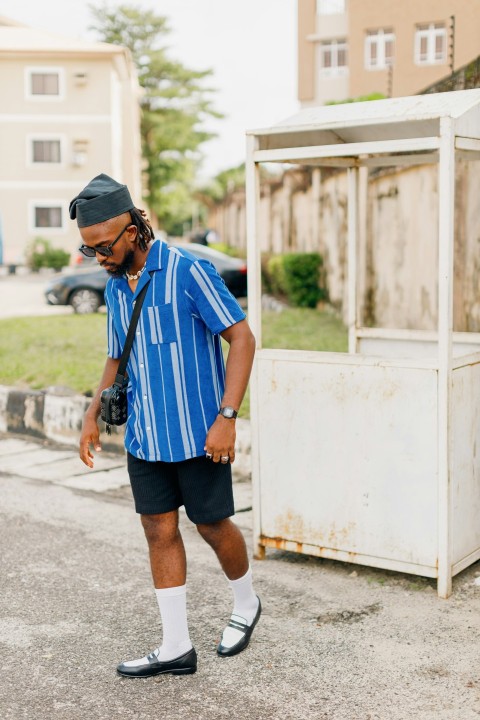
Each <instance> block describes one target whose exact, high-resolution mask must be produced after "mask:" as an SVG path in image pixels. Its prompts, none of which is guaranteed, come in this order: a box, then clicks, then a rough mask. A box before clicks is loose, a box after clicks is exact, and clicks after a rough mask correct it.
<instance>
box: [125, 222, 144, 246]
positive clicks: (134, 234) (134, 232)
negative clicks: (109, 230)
mask: <svg viewBox="0 0 480 720" xmlns="http://www.w3.org/2000/svg"><path fill="white" fill-rule="evenodd" d="M141 237H142V236H141V235H140V238H139V237H138V228H137V226H136V225H130V227H129V228H128V240H129V242H131V243H132V245H133V244H135V243H136V242H137V240H138V239H141Z"/></svg>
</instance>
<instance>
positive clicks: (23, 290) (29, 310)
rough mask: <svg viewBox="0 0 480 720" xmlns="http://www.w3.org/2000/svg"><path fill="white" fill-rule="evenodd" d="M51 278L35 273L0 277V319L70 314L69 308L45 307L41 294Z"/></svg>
mask: <svg viewBox="0 0 480 720" xmlns="http://www.w3.org/2000/svg"><path fill="white" fill-rule="evenodd" d="M52 277H54V276H53V275H43V274H36V273H31V274H29V275H0V319H2V318H9V317H28V316H32V317H36V316H39V315H65V314H67V315H69V314H71V313H72V312H73V310H72V308H71V307H63V306H61V307H54V306H53V305H47V302H46V300H45V296H44V294H43V293H44V289H45V287H46V285H47V284H48V283H49V282H50V280H51V278H52Z"/></svg>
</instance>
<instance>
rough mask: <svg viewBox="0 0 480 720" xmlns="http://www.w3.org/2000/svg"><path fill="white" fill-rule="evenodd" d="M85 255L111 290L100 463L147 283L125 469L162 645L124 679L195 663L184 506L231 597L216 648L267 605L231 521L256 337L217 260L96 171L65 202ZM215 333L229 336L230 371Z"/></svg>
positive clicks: (87, 454) (132, 665)
mask: <svg viewBox="0 0 480 720" xmlns="http://www.w3.org/2000/svg"><path fill="white" fill-rule="evenodd" d="M70 217H71V218H72V220H73V219H75V218H76V220H77V224H78V227H79V231H80V234H81V236H82V240H83V243H84V244H83V245H82V247H81V248H80V250H81V251H82V252H83V253H84V254H85V255H90V256H93V255H95V256H96V258H97V261H98V262H99V264H100V265H101V266H102V267H104V268H105V269H106V271H107V272H108V273H109V274H110V276H111V278H110V279H109V281H108V283H107V287H106V290H105V300H106V305H107V312H108V315H107V320H108V357H107V360H106V363H105V368H104V371H103V375H102V379H101V381H100V385H99V388H98V391H97V393H96V394H95V397H94V398H93V400H92V403H91V405H90V407H89V408H88V410H87V412H86V414H85V419H84V423H83V428H82V434H81V439H80V457H81V459H82V460H83V462H84V463H85V464H86V465H88V466H89V467H93V461H94V456H93V454H92V450H91V447H93V449H94V450H95V451H97V452H98V451H100V450H101V446H100V441H99V431H98V426H97V419H98V417H99V414H100V397H101V393H102V390H104V389H105V388H106V387H109V386H110V385H112V383H113V381H114V380H115V375H116V373H117V368H118V365H119V358H120V356H121V352H122V348H123V345H124V343H125V338H126V334H127V331H128V325H129V322H130V318H131V316H132V310H133V307H134V303H135V300H136V298H137V297H138V295H139V293H140V291H141V290H142V288H143V287H144V286H145V284H148V288H147V291H146V296H145V299H144V303H143V305H142V308H141V313H140V318H139V322H138V325H137V329H136V334H135V340H134V343H133V346H132V350H131V353H130V358H129V363H128V376H129V387H128V419H127V424H126V430H125V447H126V450H127V460H128V471H129V476H130V482H131V485H132V492H133V496H134V501H135V507H136V511H137V512H138V513H139V514H140V517H141V521H142V525H143V528H144V531H145V535H146V538H147V542H148V548H149V554H150V564H151V570H152V576H153V581H154V586H155V593H156V597H157V601H158V605H159V609H160V615H161V619H162V627H163V642H162V645H161V646H160V647H158V648H157V649H156V650H154V651H153V652H151V653H150V654H148V655H146V656H144V657H141V658H139V659H137V660H129V661H125V662H123V663H121V664H120V665H119V666H118V668H117V671H118V672H119V673H120V674H121V675H124V676H127V677H147V676H150V675H158V674H160V673H173V674H189V673H193V672H195V671H196V668H197V656H196V652H195V649H194V648H193V646H192V643H191V641H190V637H189V632H188V624H187V613H186V559H185V549H184V545H183V541H182V538H181V535H180V532H179V529H178V508H179V507H180V506H181V505H184V506H185V510H186V513H187V516H188V517H189V519H190V520H191V521H192V522H193V523H195V524H196V526H197V529H198V532H199V533H200V535H201V536H202V537H203V538H204V540H206V542H207V543H208V544H209V545H210V546H211V547H212V548H213V550H214V551H215V553H216V555H217V557H218V559H219V561H220V565H221V567H222V569H223V571H224V573H225V575H226V577H227V579H228V581H229V584H230V587H231V588H232V591H233V595H234V607H233V612H232V616H231V619H230V622H229V623H228V625H227V627H226V628H225V630H224V631H223V634H222V638H221V641H220V643H219V645H218V647H217V653H218V655H220V656H221V657H228V656H231V655H235V654H236V653H238V652H240V651H241V650H243V649H244V648H245V647H246V646H247V644H248V642H249V640H250V637H251V634H252V632H253V629H254V627H255V625H256V623H257V622H258V619H259V617H260V613H261V604H260V599H259V598H258V596H257V595H255V593H254V591H253V586H252V573H251V569H250V567H249V562H248V557H247V551H246V546H245V541H244V538H243V535H242V534H241V532H240V530H239V529H238V528H237V527H236V525H234V524H233V523H232V521H231V520H230V516H231V515H233V514H234V507H233V493H232V478H231V463H233V461H234V459H235V418H236V415H237V411H238V408H239V407H240V404H241V401H242V399H243V396H244V393H245V390H246V387H247V383H248V379H249V376H250V371H251V367H252V362H253V356H254V351H255V340H254V338H253V335H252V333H251V331H250V328H249V327H248V324H247V322H246V320H245V313H244V312H243V311H242V309H241V308H240V306H239V305H238V303H237V302H236V300H235V299H234V298H233V296H232V295H231V294H230V293H229V292H228V290H227V288H226V287H225V284H224V283H223V280H222V279H221V278H220V276H219V275H218V274H217V272H216V271H215V269H214V268H213V266H212V265H211V264H210V263H208V262H205V261H203V260H197V259H196V258H195V257H194V256H192V255H190V254H189V253H188V252H186V251H183V250H180V249H178V248H169V247H168V246H167V244H166V243H165V242H161V241H158V240H155V239H154V234H153V231H152V228H151V225H150V223H149V221H148V220H147V218H146V216H145V214H144V212H143V211H141V210H138V209H137V208H135V206H134V203H133V202H132V199H131V197H130V193H129V191H128V188H127V187H126V185H121V184H119V183H118V182H116V181H115V180H113V179H112V178H110V177H108V176H107V175H104V174H102V175H99V176H97V177H95V178H94V179H93V180H92V181H91V182H90V183H89V184H88V185H87V186H86V187H85V188H84V189H83V190H82V192H81V193H80V194H79V195H77V197H76V198H74V199H73V200H72V202H71V203H70ZM220 336H221V337H223V338H224V339H225V340H226V341H227V342H228V343H229V345H230V348H229V354H228V359H227V364H226V368H225V366H224V362H223V355H222V349H221V341H220Z"/></svg>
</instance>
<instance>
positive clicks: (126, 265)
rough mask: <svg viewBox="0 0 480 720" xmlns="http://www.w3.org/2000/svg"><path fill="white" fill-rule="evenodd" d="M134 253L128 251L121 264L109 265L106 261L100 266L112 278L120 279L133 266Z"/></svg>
mask: <svg viewBox="0 0 480 720" xmlns="http://www.w3.org/2000/svg"><path fill="white" fill-rule="evenodd" d="M133 257H134V252H133V250H129V251H128V252H127V253H126V255H125V257H124V258H123V260H122V262H121V263H118V264H117V263H109V262H108V260H107V261H106V263H105V264H104V265H103V266H102V267H103V268H104V269H105V270H106V271H107V273H108V274H109V275H111V276H112V277H122V276H123V275H125V273H126V272H128V271H129V270H130V268H131V267H132V264H133Z"/></svg>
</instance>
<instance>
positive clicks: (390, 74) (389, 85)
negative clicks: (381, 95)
mask: <svg viewBox="0 0 480 720" xmlns="http://www.w3.org/2000/svg"><path fill="white" fill-rule="evenodd" d="M387 72H388V74H387V97H388V98H391V97H392V93H393V63H392V62H389V63H388V70H387Z"/></svg>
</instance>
